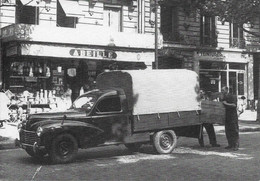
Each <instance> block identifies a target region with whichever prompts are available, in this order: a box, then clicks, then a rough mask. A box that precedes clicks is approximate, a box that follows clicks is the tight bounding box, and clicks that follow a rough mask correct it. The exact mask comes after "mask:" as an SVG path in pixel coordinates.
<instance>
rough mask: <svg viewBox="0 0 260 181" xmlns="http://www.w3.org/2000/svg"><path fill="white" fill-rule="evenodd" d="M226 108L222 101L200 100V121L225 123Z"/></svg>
mask: <svg viewBox="0 0 260 181" xmlns="http://www.w3.org/2000/svg"><path fill="white" fill-rule="evenodd" d="M225 114H226V109H225V106H224V105H223V103H222V102H216V101H208V100H202V101H201V115H200V119H201V122H202V123H213V124H214V123H217V124H225Z"/></svg>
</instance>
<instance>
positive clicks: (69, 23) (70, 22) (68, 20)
mask: <svg viewBox="0 0 260 181" xmlns="http://www.w3.org/2000/svg"><path fill="white" fill-rule="evenodd" d="M62 2H63V1H62ZM67 14H68V13H67ZM67 14H66V12H65V11H64V9H63V8H62V6H61V3H60V1H57V26H59V27H68V28H76V24H77V23H78V17H73V16H68V15H67Z"/></svg>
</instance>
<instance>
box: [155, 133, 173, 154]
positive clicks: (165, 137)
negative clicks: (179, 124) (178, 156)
mask: <svg viewBox="0 0 260 181" xmlns="http://www.w3.org/2000/svg"><path fill="white" fill-rule="evenodd" d="M176 145H177V136H176V134H175V133H174V131H173V130H164V131H158V132H156V133H155V134H154V135H153V146H154V149H155V151H156V152H157V153H160V154H168V153H171V152H172V150H173V149H174V148H175V147H176Z"/></svg>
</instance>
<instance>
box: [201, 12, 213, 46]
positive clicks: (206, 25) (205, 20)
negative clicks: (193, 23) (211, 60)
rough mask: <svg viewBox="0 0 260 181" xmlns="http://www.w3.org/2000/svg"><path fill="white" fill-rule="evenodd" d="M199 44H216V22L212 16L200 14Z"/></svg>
mask: <svg viewBox="0 0 260 181" xmlns="http://www.w3.org/2000/svg"><path fill="white" fill-rule="evenodd" d="M200 42H201V45H207V46H214V47H215V46H216V24H215V17H214V16H207V15H202V16H201V17H200Z"/></svg>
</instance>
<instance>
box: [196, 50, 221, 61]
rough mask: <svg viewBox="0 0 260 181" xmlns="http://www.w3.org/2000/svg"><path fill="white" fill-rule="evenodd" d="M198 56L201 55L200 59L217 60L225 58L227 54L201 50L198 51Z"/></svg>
mask: <svg viewBox="0 0 260 181" xmlns="http://www.w3.org/2000/svg"><path fill="white" fill-rule="evenodd" d="M197 56H199V59H207V60H216V59H221V60H223V59H224V58H225V56H224V55H223V54H222V53H221V52H216V51H199V52H197Z"/></svg>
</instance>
